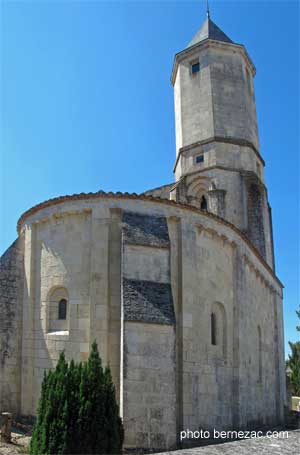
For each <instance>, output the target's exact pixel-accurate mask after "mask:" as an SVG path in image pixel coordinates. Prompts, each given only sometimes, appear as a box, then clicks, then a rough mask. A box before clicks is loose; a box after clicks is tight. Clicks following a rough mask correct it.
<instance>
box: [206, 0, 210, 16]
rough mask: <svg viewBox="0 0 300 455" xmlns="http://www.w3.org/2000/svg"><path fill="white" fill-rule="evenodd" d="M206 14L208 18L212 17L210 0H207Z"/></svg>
mask: <svg viewBox="0 0 300 455" xmlns="http://www.w3.org/2000/svg"><path fill="white" fill-rule="evenodd" d="M206 15H207V18H208V19H210V12H209V3H208V0H206Z"/></svg>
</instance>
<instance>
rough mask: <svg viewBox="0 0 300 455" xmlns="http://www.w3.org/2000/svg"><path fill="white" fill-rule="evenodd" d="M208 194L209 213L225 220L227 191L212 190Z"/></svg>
mask: <svg viewBox="0 0 300 455" xmlns="http://www.w3.org/2000/svg"><path fill="white" fill-rule="evenodd" d="M207 194H208V208H209V211H210V212H212V213H214V214H215V215H218V216H220V217H221V218H225V195H226V191H225V190H217V189H212V190H209V191H208V192H207Z"/></svg>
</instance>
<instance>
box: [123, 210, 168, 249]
mask: <svg viewBox="0 0 300 455" xmlns="http://www.w3.org/2000/svg"><path fill="white" fill-rule="evenodd" d="M123 223H124V227H123V236H124V237H123V241H124V243H131V244H135V245H148V246H157V247H165V248H168V247H169V235H168V225H167V221H166V219H165V218H164V217H160V216H149V215H146V214H140V213H130V212H125V213H124V215H123Z"/></svg>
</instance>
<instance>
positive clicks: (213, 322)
mask: <svg viewBox="0 0 300 455" xmlns="http://www.w3.org/2000/svg"><path fill="white" fill-rule="evenodd" d="M210 333H211V344H212V345H214V346H216V345H217V317H216V314H215V313H211V315H210Z"/></svg>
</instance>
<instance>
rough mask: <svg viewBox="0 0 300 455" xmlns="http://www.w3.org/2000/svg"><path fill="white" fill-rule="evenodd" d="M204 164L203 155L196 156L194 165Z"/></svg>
mask: <svg viewBox="0 0 300 455" xmlns="http://www.w3.org/2000/svg"><path fill="white" fill-rule="evenodd" d="M203 162H204V155H198V156H196V163H197V164H198V163H203Z"/></svg>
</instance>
